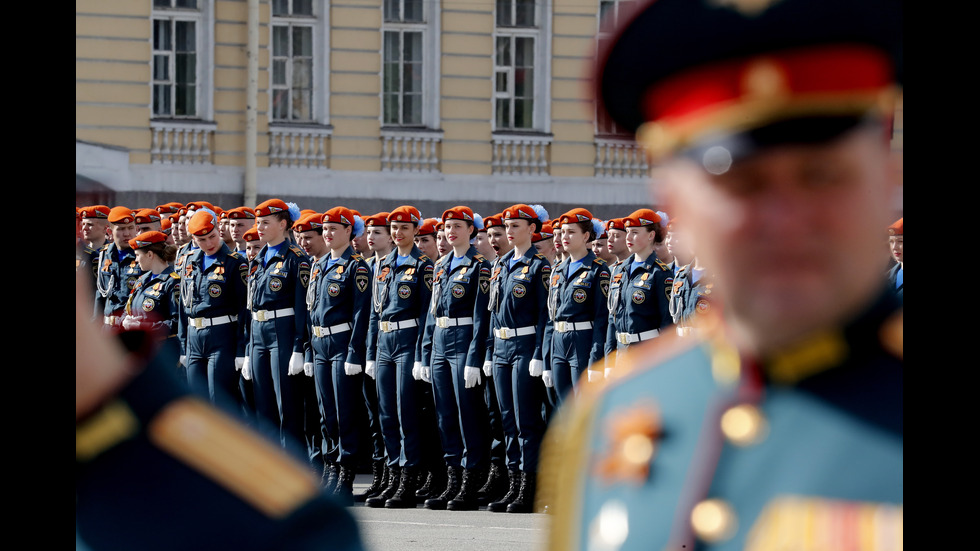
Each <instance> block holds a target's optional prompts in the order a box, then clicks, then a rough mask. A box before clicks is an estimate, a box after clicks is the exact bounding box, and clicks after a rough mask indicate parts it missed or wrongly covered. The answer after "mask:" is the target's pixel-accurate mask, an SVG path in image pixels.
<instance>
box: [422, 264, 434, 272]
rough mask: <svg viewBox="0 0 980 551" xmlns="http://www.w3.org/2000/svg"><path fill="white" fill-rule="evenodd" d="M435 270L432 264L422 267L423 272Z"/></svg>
mask: <svg viewBox="0 0 980 551" xmlns="http://www.w3.org/2000/svg"><path fill="white" fill-rule="evenodd" d="M432 270H433V267H432V264H426V265H425V266H423V267H422V271H425V272H431V271H432Z"/></svg>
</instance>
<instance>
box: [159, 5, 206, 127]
mask: <svg viewBox="0 0 980 551" xmlns="http://www.w3.org/2000/svg"><path fill="white" fill-rule="evenodd" d="M197 3H198V4H197V5H198V7H197V8H196V9H189V8H176V7H169V8H160V7H156V6H153V7H152V9H151V11H150V51H151V55H150V105H149V108H150V118H151V120H189V121H195V120H201V121H210V120H212V119H213V118H214V78H213V74H214V71H213V69H214V2H213V0H197ZM175 4H176V1H175V0H174V1H172V2H171V5H175ZM164 19H165V20H167V21H170V22H172V21H194V22H195V29H196V32H195V34H196V38H197V41H196V48H197V50H196V51H197V52H198V53H197V66H196V68H195V73H196V77H197V88H196V90H195V105H196V106H197V112H196V113H195V114H194V115H179V116H178V115H173V114H167V115H157V114H155V113H154V112H153V109H154V104H153V89H154V85H155V82H154V79H153V59H154V56H155V53H156V52H157V50H154V49H153V27H154V26H155V22H156V21H157V20H164ZM173 38H174V39H175V38H176V37H173ZM170 53H171V54H172V51H171V52H170ZM169 63H170V74H171V75H172V77H173V78H172V79H171V82H172V84H170V86H171V92H172V88H173V86H175V84H173V82H175V77H176V71H175V68H174V60H173V56H172V55H171V59H170V62H169ZM174 109H176V102H171V110H172V111H173V110H174Z"/></svg>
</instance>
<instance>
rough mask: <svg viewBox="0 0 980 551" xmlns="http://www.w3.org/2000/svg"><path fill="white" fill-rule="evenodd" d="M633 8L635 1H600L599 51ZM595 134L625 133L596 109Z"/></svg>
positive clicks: (602, 112) (611, 37) (603, 112)
mask: <svg viewBox="0 0 980 551" xmlns="http://www.w3.org/2000/svg"><path fill="white" fill-rule="evenodd" d="M634 7H635V0H600V2H599V33H598V35H597V40H596V42H597V46H598V49H599V51H603V50H604V49H605V47H606V45H607V44H608V43H609V41H610V40H612V39H613V35H614V32H615V31H616V29H617V28H618V27H619V24H620V23H621V22H622V21H623V18H624V17H625V16H627V15H628V14H629V13H630V11H631V10H632V9H633V8H634ZM595 126H596V134H599V135H622V134H625V132H624V131H623V130H622V129H620V128H619V127H617V126H616V123H615V122H613V121H612V119H610V118H609V116H608V115H607V114H606V113H605V111H601V110H599V109H596V123H595Z"/></svg>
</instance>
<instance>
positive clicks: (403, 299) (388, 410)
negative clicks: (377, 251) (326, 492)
mask: <svg viewBox="0 0 980 551" xmlns="http://www.w3.org/2000/svg"><path fill="white" fill-rule="evenodd" d="M421 223H422V216H421V213H419V211H418V209H416V208H415V207H411V206H401V207H398V208H396V209H395V210H393V211H391V214H389V215H388V225H389V227H390V229H391V239H392V241H393V242H394V245H395V250H393V251H392V252H391V253H390V254H388V256H386V257H385V258H384V259H383V260H381V263H380V264H379V265H378V266H377V276H376V280H377V286H376V288H375V293H374V296H373V297H372V301H373V308H372V310H371V320H370V322H369V325H368V342H367V346H368V348H367V364H366V367H365V370H366V372H367V373H368V375H369V376H373V377H374V378H375V381H376V383H377V388H378V412H379V417H380V421H381V432H382V434H383V437H384V442H385V449H386V450H387V452H388V468H389V471H390V476H389V484H388V487H387V488H385V489H384V491H383V492H381V493H380V494H379V495H377V496H374V497H371V498H368V500H367V505H368V506H369V507H381V506H384V507H388V508H406V507H415V505H416V495H415V491H416V489H418V475H419V468H420V466H421V463H422V455H423V450H422V438H421V432H422V431H423V430H425V429H424V428H423V427H421V426H420V424H421V423H420V419H419V418H420V415H419V410H420V407H421V404H420V403H419V400H418V396H419V394H421V393H422V391H421V389H417V388H416V384H415V383H416V380H415V377H418V376H420V372H421V371H422V333H423V328H424V326H425V317H426V314H427V312H428V308H429V301H430V298H431V295H432V260H431V259H429V257H427V256H426V255H424V254H422V252H421V251H420V250H419V248H418V247H417V246H415V233H416V232H417V231H418V226H419V224H421Z"/></svg>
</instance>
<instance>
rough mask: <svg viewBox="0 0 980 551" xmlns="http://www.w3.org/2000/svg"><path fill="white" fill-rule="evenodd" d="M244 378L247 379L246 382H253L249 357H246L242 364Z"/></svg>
mask: <svg viewBox="0 0 980 551" xmlns="http://www.w3.org/2000/svg"><path fill="white" fill-rule="evenodd" d="M242 377H245V380H246V381H251V380H252V365H251V364H250V363H249V362H248V356H245V361H244V362H243V363H242Z"/></svg>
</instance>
